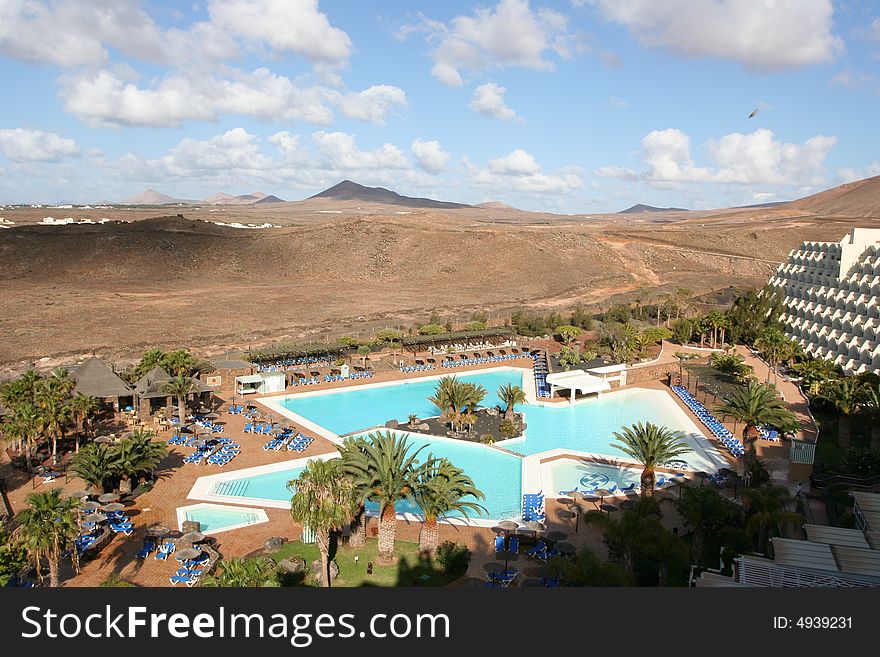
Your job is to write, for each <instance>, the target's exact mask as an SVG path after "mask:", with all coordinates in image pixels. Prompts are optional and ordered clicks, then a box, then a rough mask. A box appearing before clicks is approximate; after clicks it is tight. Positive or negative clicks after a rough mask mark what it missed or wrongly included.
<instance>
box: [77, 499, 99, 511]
mask: <svg viewBox="0 0 880 657" xmlns="http://www.w3.org/2000/svg"><path fill="white" fill-rule="evenodd" d="M99 506H101V505H100V504H99V503H98V502H95V501H94V500H90V501H88V502H83V503H82V504H80V508H82V509H85V510H86V511H94V510H95V509H97V508H98V507H99Z"/></svg>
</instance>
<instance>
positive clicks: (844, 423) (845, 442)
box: [837, 413, 852, 449]
mask: <svg viewBox="0 0 880 657" xmlns="http://www.w3.org/2000/svg"><path fill="white" fill-rule="evenodd" d="M851 432H852V427H851V426H850V417H849V413H841V414H840V417H839V418H838V420H837V444H838V445H840V446H841V447H843V448H844V449H846V448H847V447H849V439H850V433H851Z"/></svg>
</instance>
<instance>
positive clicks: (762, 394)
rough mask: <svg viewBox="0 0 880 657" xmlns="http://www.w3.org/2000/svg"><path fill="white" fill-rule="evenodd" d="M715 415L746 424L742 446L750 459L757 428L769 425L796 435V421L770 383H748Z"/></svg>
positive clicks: (738, 389) (720, 406)
mask: <svg viewBox="0 0 880 657" xmlns="http://www.w3.org/2000/svg"><path fill="white" fill-rule="evenodd" d="M715 411H716V412H717V413H719V414H721V415H723V416H726V417H732V418H733V419H734V420H736V421H737V422H743V423H744V424H745V427H744V428H743V434H742V436H743V442H744V443H745V444H746V446H747V447H748V448H749V452H750V454H751V455H752V456H754V452H755V441H756V440H757V439H758V435H759V434H758V433H757V432H756V431H755V428H756V427H757V426H758V425H759V424H771V425H773V426H775V427H777V428H779V429H782V430H783V431H795V430H797V427H798V421H797V417H795V414H794V413H792V412H791V411H790V410H788V408H787V407H786V406H785V402H783V401H782V400H781V399H780V398H779V395H777V393H776V386H772V385H770V384H769V383H760V382H758V381H749V382H748V383H747V384H746V385H745V386H739V387H737V388H735V389H734V390H733V392H732V393H731V394H730V396H729V397H727V398H726V399H725V400H724V402H723V403H722V404H719V405H718V406H717V407H716V408H715Z"/></svg>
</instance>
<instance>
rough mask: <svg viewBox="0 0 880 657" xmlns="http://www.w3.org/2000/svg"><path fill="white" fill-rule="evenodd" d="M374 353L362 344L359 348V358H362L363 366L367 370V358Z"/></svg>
mask: <svg viewBox="0 0 880 657" xmlns="http://www.w3.org/2000/svg"><path fill="white" fill-rule="evenodd" d="M372 352H373V350H372V349H370V347H369V345H365V344H362V345H361V346H360V347H358V356H360V357H361V366H362V367H363V368H364V369H367V357H368V356H369V355H370V354H371V353H372Z"/></svg>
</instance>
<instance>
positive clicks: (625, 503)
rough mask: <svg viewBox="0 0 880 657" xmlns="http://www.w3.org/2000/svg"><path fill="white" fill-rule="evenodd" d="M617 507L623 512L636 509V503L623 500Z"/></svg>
mask: <svg viewBox="0 0 880 657" xmlns="http://www.w3.org/2000/svg"><path fill="white" fill-rule="evenodd" d="M619 506H620V508H621V509H624V510H627V509H635V508H636V501H635V500H624V501H623V502H621V503H620V505H619Z"/></svg>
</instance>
